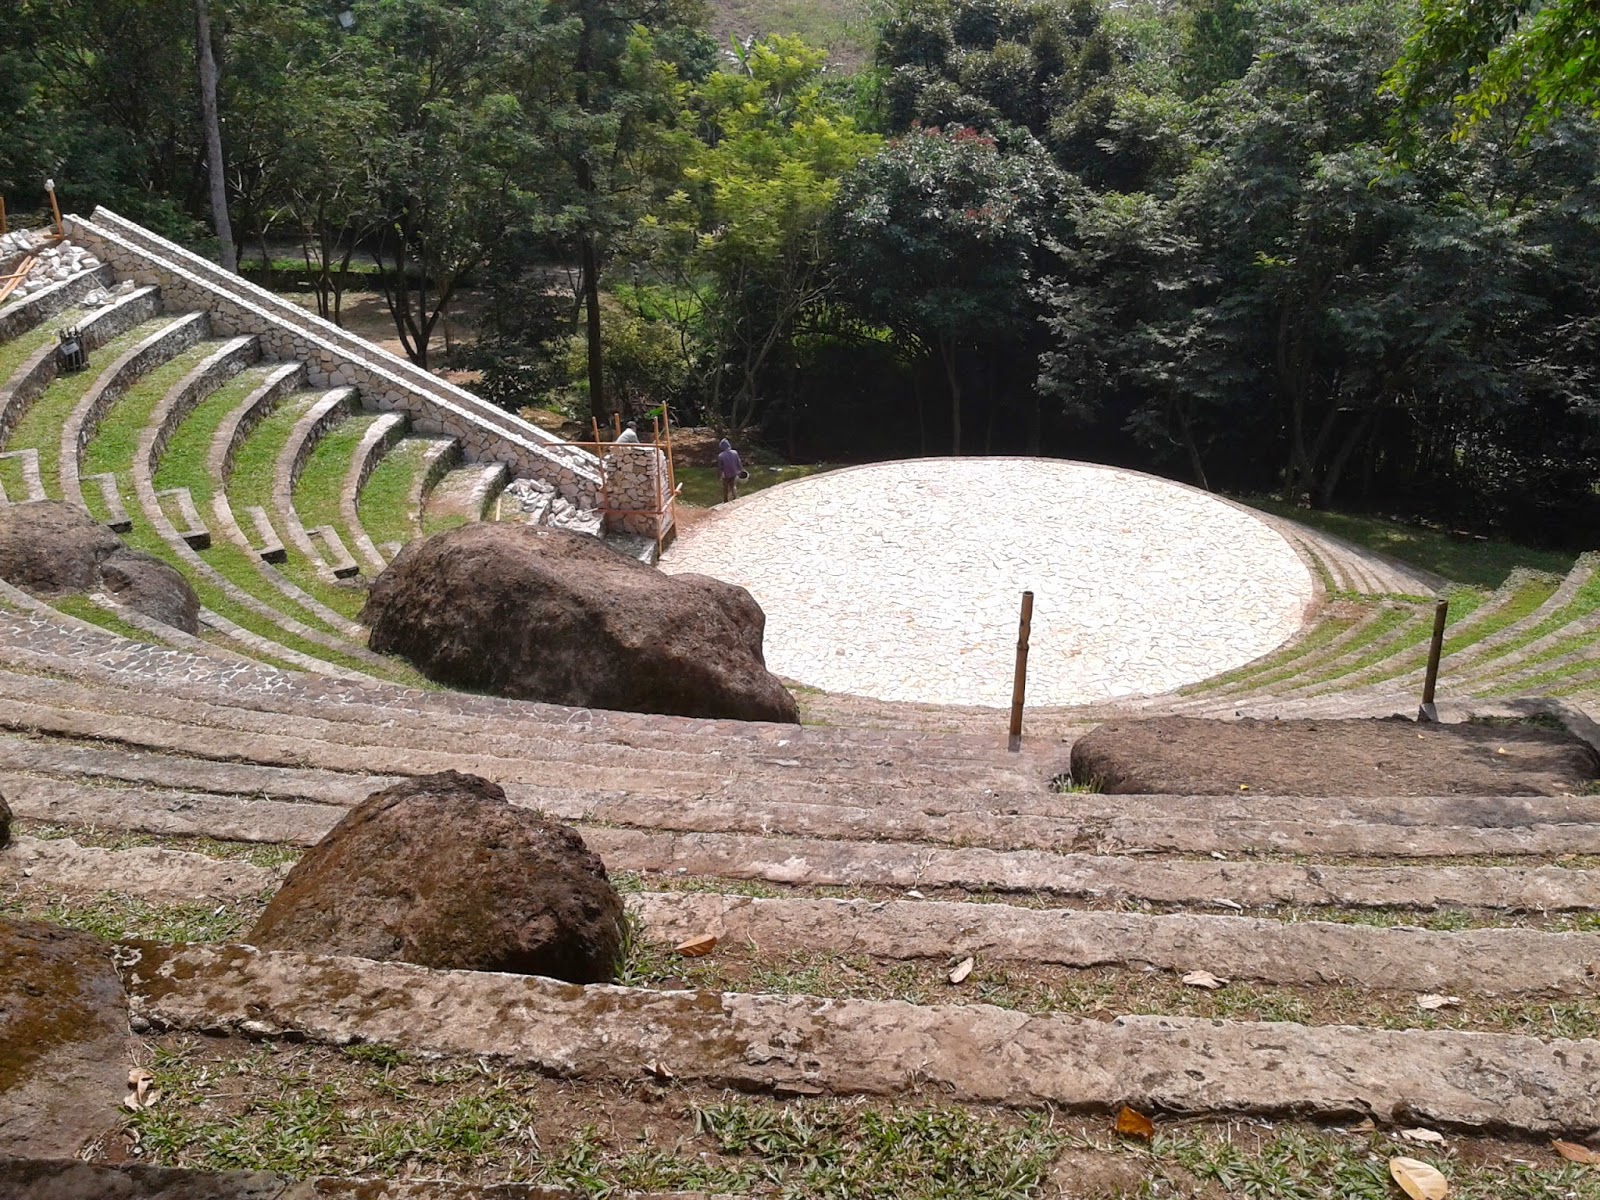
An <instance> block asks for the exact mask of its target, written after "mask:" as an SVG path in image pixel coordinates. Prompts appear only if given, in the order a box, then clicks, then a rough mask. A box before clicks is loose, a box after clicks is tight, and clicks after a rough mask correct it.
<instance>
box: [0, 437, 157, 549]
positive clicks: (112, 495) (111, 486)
mask: <svg viewBox="0 0 1600 1200" xmlns="http://www.w3.org/2000/svg"><path fill="white" fill-rule="evenodd" d="M4 457H5V456H4V455H0V458H4ZM35 469H37V468H35ZM83 482H84V483H90V484H93V485H94V486H95V488H96V489H97V490H98V491H99V494H100V504H101V506H102V507H103V508H104V509H105V510H106V514H107V518H106V523H105V524H106V528H107V529H109V530H111V532H112V533H127V532H128V531H129V530H130V529H132V528H133V519H132V518H131V517H129V516H128V509H127V507H126V506H125V505H124V504H123V503H122V493H121V491H119V490H118V488H117V477H116V476H115V475H113V474H111V473H110V472H109V471H107V472H103V473H102V474H99V475H85V476H84V477H83Z"/></svg>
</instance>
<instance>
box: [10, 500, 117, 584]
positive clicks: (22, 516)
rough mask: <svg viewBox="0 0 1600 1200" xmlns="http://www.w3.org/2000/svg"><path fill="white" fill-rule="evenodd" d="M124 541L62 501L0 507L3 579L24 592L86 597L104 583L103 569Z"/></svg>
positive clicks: (78, 509)
mask: <svg viewBox="0 0 1600 1200" xmlns="http://www.w3.org/2000/svg"><path fill="white" fill-rule="evenodd" d="M121 549H122V539H121V538H119V537H118V536H117V535H116V534H114V533H112V532H111V531H110V530H109V529H107V528H106V527H105V526H104V525H97V524H95V522H94V521H93V520H91V519H90V517H89V514H88V513H86V512H84V511H83V509H81V508H75V507H73V506H72V505H70V504H62V503H61V502H60V501H58V500H37V501H34V502H33V503H32V504H9V505H6V506H5V507H3V508H0V579H4V580H5V581H6V582H7V583H10V584H13V585H15V586H16V587H19V588H21V589H22V590H23V591H25V592H41V593H44V594H46V595H57V594H60V593H62V592H82V591H87V590H88V589H90V588H93V587H96V586H98V585H99V583H100V564H101V563H103V562H105V560H106V559H108V558H110V557H111V556H112V555H113V554H115V553H117V552H118V551H119V550H121Z"/></svg>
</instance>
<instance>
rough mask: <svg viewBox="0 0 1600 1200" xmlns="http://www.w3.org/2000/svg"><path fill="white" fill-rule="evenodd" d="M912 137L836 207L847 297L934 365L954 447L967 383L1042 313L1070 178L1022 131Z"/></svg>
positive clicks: (872, 167) (989, 369)
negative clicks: (1040, 287) (1040, 294)
mask: <svg viewBox="0 0 1600 1200" xmlns="http://www.w3.org/2000/svg"><path fill="white" fill-rule="evenodd" d="M1003 136H1004V138H1005V141H1004V142H1002V141H1001V139H1000V138H998V137H996V136H993V135H991V134H987V133H980V132H978V131H977V130H974V129H968V128H966V127H964V126H960V125H952V126H949V127H947V128H944V129H913V130H912V131H911V132H910V133H908V134H906V135H905V136H904V137H901V138H898V139H896V140H895V141H893V142H891V143H890V144H889V145H888V146H886V147H885V148H884V150H883V151H882V152H881V153H880V154H878V155H876V156H874V157H873V158H870V159H867V160H866V161H865V162H863V163H862V164H861V166H859V167H858V168H857V169H856V170H855V171H854V172H852V173H851V174H850V175H849V176H848V177H847V178H846V179H845V181H844V185H843V186H842V187H841V188H840V190H839V196H838V199H837V201H836V204H835V221H836V223H837V226H836V227H837V233H836V235H835V236H836V237H837V241H838V262H837V270H838V271H839V274H840V279H841V285H842V290H843V294H844V296H845V297H846V298H847V299H848V301H849V302H850V303H852V304H853V305H854V306H855V307H856V308H857V309H858V310H859V311H860V312H861V313H862V315H863V316H865V317H867V318H868V319H869V320H872V321H875V322H878V323H879V324H881V325H883V326H885V327H887V328H889V329H891V330H893V331H894V332H895V333H896V334H897V335H899V336H900V338H901V339H902V341H903V342H904V344H906V345H907V346H910V347H915V348H916V350H917V351H918V352H919V353H920V354H921V355H922V356H925V357H927V358H929V359H931V360H932V361H933V362H935V363H937V365H938V367H939V369H940V370H941V372H942V374H943V376H944V382H945V387H946V390H947V394H948V397H949V403H950V448H951V453H952V454H960V453H962V450H963V448H964V446H965V444H966V443H965V441H964V436H963V432H964V427H965V424H966V419H965V416H964V414H963V398H964V396H965V394H966V392H967V381H968V376H969V374H971V375H974V376H975V377H976V378H978V379H979V380H980V381H981V382H983V383H985V384H987V385H988V386H987V389H986V392H985V394H984V395H983V399H984V400H985V401H986V402H987V406H988V409H989V411H990V412H992V411H993V410H994V407H995V406H996V405H997V404H998V403H999V402H1000V399H1001V398H1000V397H999V396H998V395H996V394H995V388H994V385H993V381H994V378H995V376H994V373H993V368H994V367H995V365H996V359H997V356H1000V355H1005V354H1006V353H1007V352H1008V351H1014V349H1015V347H1016V346H1017V344H1018V342H1019V341H1024V340H1025V339H1026V338H1027V337H1028V335H1029V334H1030V333H1031V332H1032V330H1033V328H1034V323H1035V321H1036V319H1037V315H1038V307H1037V300H1036V299H1035V293H1034V285H1035V283H1036V282H1037V277H1038V275H1039V274H1040V268H1041V266H1042V265H1043V262H1044V260H1045V258H1046V256H1047V253H1048V252H1047V249H1046V244H1047V242H1048V240H1049V238H1050V237H1051V235H1052V233H1053V232H1054V231H1055V226H1056V221H1057V213H1058V211H1059V208H1060V205H1061V201H1062V196H1063V193H1064V191H1065V188H1066V183H1065V180H1064V179H1063V177H1062V175H1061V174H1060V172H1059V171H1057V170H1056V168H1055V167H1054V165H1053V164H1052V163H1051V161H1050V158H1049V156H1048V155H1047V154H1046V153H1045V152H1044V150H1043V148H1042V147H1041V146H1040V145H1039V144H1038V142H1036V141H1035V140H1034V139H1033V138H1032V137H1031V136H1030V135H1029V134H1027V133H1026V132H1025V131H1020V130H1019V131H1007V132H1005V133H1004V135H1003Z"/></svg>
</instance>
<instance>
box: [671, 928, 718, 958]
mask: <svg viewBox="0 0 1600 1200" xmlns="http://www.w3.org/2000/svg"><path fill="white" fill-rule="evenodd" d="M716 948H717V935H716V934H714V933H702V934H701V935H700V936H699V937H692V938H690V939H689V940H688V941H687V942H679V943H678V944H677V945H676V946H674V947H673V949H674V950H676V951H677V952H678V953H679V954H681V955H683V956H684V957H685V958H702V957H704V956H705V955H707V954H710V953H711V952H712V951H713V950H715V949H716Z"/></svg>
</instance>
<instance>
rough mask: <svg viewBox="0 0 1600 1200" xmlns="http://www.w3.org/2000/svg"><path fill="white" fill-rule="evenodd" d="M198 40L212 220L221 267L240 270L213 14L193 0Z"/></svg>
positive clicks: (202, 118)
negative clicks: (230, 207)
mask: <svg viewBox="0 0 1600 1200" xmlns="http://www.w3.org/2000/svg"><path fill="white" fill-rule="evenodd" d="M194 16H195V41H196V44H197V46H198V48H199V51H200V55H199V56H200V117H201V120H202V122H203V123H204V125H205V127H206V170H207V172H208V174H209V175H210V178H211V223H212V225H213V226H214V227H215V229H216V231H217V241H218V242H220V243H222V269H223V270H224V271H237V270H238V269H239V257H238V253H237V251H236V249H235V246H234V241H233V222H231V221H229V220H228V177H227V174H226V173H225V172H224V170H223V166H222V122H221V120H220V119H219V118H218V116H217V60H216V58H215V57H214V56H213V55H212V53H211V14H210V13H209V12H208V11H207V10H206V0H194Z"/></svg>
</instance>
